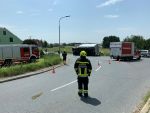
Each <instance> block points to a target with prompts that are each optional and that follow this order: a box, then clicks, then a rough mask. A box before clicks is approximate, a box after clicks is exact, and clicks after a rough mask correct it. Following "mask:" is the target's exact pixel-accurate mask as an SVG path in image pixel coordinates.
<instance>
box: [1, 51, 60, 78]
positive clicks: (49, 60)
mask: <svg viewBox="0 0 150 113" xmlns="http://www.w3.org/2000/svg"><path fill="white" fill-rule="evenodd" d="M61 61H62V60H61V59H60V57H59V55H55V54H53V55H50V56H44V57H43V58H41V59H39V60H37V62H35V63H30V64H20V65H15V66H10V67H3V68H0V78H4V77H10V76H15V75H19V74H24V73H27V72H32V71H36V70H39V69H41V68H45V67H49V66H52V65H56V64H59V63H60V62H61Z"/></svg>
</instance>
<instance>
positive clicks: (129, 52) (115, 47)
mask: <svg viewBox="0 0 150 113" xmlns="http://www.w3.org/2000/svg"><path fill="white" fill-rule="evenodd" d="M110 57H111V58H113V59H117V60H119V59H122V60H132V59H140V58H141V54H140V51H139V50H136V49H135V46H134V43H133V42H111V43H110Z"/></svg>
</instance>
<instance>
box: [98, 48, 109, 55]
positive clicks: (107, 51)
mask: <svg viewBox="0 0 150 113" xmlns="http://www.w3.org/2000/svg"><path fill="white" fill-rule="evenodd" d="M100 55H101V56H110V50H109V49H107V48H101V49H100Z"/></svg>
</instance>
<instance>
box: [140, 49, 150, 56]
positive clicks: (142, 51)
mask: <svg viewBox="0 0 150 113" xmlns="http://www.w3.org/2000/svg"><path fill="white" fill-rule="evenodd" d="M140 52H141V56H142V57H150V52H149V51H148V50H140Z"/></svg>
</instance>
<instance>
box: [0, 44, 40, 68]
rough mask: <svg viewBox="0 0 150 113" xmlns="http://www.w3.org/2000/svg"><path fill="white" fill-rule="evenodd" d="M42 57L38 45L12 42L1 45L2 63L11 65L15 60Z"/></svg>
mask: <svg viewBox="0 0 150 113" xmlns="http://www.w3.org/2000/svg"><path fill="white" fill-rule="evenodd" d="M39 57H40V52H39V49H38V47H37V46H36V45H27V44H10V45H6V44H4V45H0V65H11V64H12V63H13V62H18V61H19V62H23V61H25V62H31V61H34V60H36V59H38V58H39Z"/></svg>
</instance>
